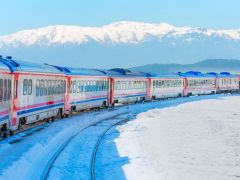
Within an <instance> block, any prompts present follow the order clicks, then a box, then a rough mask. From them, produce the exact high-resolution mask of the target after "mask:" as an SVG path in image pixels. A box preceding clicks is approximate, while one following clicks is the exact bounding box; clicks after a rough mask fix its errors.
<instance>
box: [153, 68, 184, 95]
mask: <svg viewBox="0 0 240 180" xmlns="http://www.w3.org/2000/svg"><path fill="white" fill-rule="evenodd" d="M148 74H149V78H150V85H151V90H150V97H151V98H152V99H159V98H168V97H180V96H183V86H184V83H183V78H182V77H181V76H179V75H178V74H157V73H148Z"/></svg>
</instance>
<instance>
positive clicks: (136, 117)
mask: <svg viewBox="0 0 240 180" xmlns="http://www.w3.org/2000/svg"><path fill="white" fill-rule="evenodd" d="M239 104H240V96H238V95H226V96H223V95H211V96H194V97H188V98H178V99H169V100H164V101H155V102H150V103H140V104H134V105H130V106H124V107H118V108H115V109H103V110H101V111H97V112H88V113H83V114H80V115H75V116H72V117H70V118H68V119H62V120H58V121H56V122H54V123H50V124H47V125H45V126H44V128H43V129H42V130H41V131H37V132H34V133H33V134H31V135H24V133H21V134H19V135H17V137H19V138H20V140H19V142H16V143H13V144H9V143H8V140H5V141H2V142H0V157H1V160H0V179H4V180H5V179H9V180H12V179H18V180H21V179H24V180H26V179H30V180H32V179H34V180H37V179H41V177H42V174H44V172H45V171H46V167H47V165H48V164H49V162H50V161H49V160H51V158H52V157H53V156H54V155H55V154H56V152H58V150H59V148H60V147H61V146H62V145H63V144H64V143H65V142H66V141H67V140H68V139H69V138H70V137H72V136H73V135H74V134H76V133H77V132H79V131H80V130H82V129H84V128H85V127H87V126H88V125H89V124H91V123H95V122H99V121H101V120H104V119H108V118H110V119H111V120H114V117H115V116H116V115H119V114H124V116H126V117H129V118H130V119H131V121H129V122H128V123H127V124H125V125H121V126H118V127H116V128H113V129H111V131H109V133H108V134H107V135H106V137H105V138H104V139H103V141H102V142H101V144H100V149H99V151H98V154H97V157H96V179H117V180H118V179H120V180H122V179H134V180H135V179H160V180H161V179H166V180H175V179H177V180H179V179H184V180H188V179H191V180H195V179H211V180H212V179H214V180H215V179H217V180H219V179H220V180H221V179H230V180H231V179H239V178H240V171H239V169H240V137H239V136H240V110H239ZM115 120H117V119H115ZM101 126H103V124H101ZM102 129H103V128H98V127H92V128H89V129H87V131H84V132H83V133H81V134H79V135H78V136H76V138H74V140H73V141H71V143H69V145H68V146H67V147H66V149H65V150H64V151H63V152H62V153H61V154H60V156H59V158H58V159H57V160H56V162H55V164H53V169H52V171H51V172H50V176H48V179H90V176H89V175H90V171H89V170H88V169H89V165H88V164H89V159H90V156H89V155H91V153H92V147H93V146H94V144H95V143H94V142H95V141H96V139H97V136H99V134H101V131H100V130H102ZM80 177H81V178H80Z"/></svg>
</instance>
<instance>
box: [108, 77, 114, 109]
mask: <svg viewBox="0 0 240 180" xmlns="http://www.w3.org/2000/svg"><path fill="white" fill-rule="evenodd" d="M114 83H115V82H114V79H113V78H109V95H108V103H109V105H111V106H114Z"/></svg>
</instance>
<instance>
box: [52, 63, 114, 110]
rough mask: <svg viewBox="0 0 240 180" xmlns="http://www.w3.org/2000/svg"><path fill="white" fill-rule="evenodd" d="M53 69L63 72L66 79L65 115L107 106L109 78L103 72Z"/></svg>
mask: <svg viewBox="0 0 240 180" xmlns="http://www.w3.org/2000/svg"><path fill="white" fill-rule="evenodd" d="M53 67H55V68H57V69H59V70H60V71H61V72H63V73H64V74H65V77H66V82H67V91H66V94H65V105H66V109H65V110H66V111H65V113H66V114H69V113H70V112H73V111H79V110H83V109H88V108H94V107H103V106H107V105H108V96H109V93H108V87H109V82H108V81H109V78H108V76H107V75H105V74H104V72H102V71H99V70H94V69H82V68H68V67H59V66H53Z"/></svg>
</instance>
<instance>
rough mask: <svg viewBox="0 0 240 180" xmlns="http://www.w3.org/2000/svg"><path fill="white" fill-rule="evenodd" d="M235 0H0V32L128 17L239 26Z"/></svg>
mask: <svg viewBox="0 0 240 180" xmlns="http://www.w3.org/2000/svg"><path fill="white" fill-rule="evenodd" d="M239 7H240V1H239V0H195V1H194V0H145V1H143V0H38V1H37V0H5V1H4V0H2V1H1V13H0V14H1V16H0V23H1V26H0V27H1V28H0V35H5V34H9V33H13V32H16V31H19V30H23V29H31V28H37V27H43V26H48V25H56V24H65V25H81V26H100V25H104V24H108V23H112V22H115V21H121V20H129V21H141V22H149V23H161V22H166V23H170V24H173V25H176V26H184V25H187V26H192V27H203V28H214V29H222V28H226V29H229V28H240V11H239Z"/></svg>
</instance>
